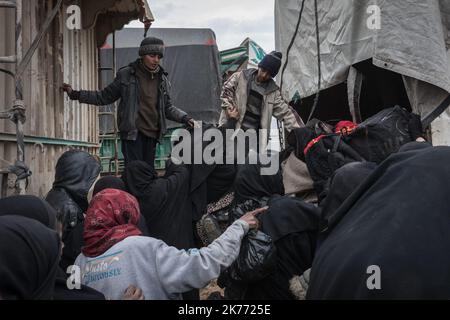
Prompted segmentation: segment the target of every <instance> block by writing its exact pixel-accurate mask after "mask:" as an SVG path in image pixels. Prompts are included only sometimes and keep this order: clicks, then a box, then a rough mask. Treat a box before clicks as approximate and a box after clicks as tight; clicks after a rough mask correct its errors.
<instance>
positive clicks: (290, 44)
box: [280, 0, 305, 92]
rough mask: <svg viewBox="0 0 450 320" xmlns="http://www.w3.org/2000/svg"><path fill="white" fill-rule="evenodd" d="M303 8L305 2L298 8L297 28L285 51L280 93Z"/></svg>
mask: <svg viewBox="0 0 450 320" xmlns="http://www.w3.org/2000/svg"><path fill="white" fill-rule="evenodd" d="M304 6H305V0H303V1H302V6H301V7H300V13H299V14H298V20H297V26H296V27H295V31H294V34H293V35H292V39H291V42H290V43H289V46H288V48H287V51H286V61H285V62H284V65H283V70H282V71H281V82H280V91H281V92H282V89H283V77H284V72H285V71H286V67H287V65H288V62H289V52H290V51H291V49H292V46H293V45H294V42H295V38H296V37H297V33H298V29H299V27H300V22H301V21H302V14H303V8H304Z"/></svg>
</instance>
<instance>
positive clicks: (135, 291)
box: [122, 285, 145, 300]
mask: <svg viewBox="0 0 450 320" xmlns="http://www.w3.org/2000/svg"><path fill="white" fill-rule="evenodd" d="M144 299H145V297H144V295H143V293H142V290H141V289H139V288H138V287H135V286H133V285H131V286H129V287H128V288H127V290H125V292H124V294H123V296H122V300H144Z"/></svg>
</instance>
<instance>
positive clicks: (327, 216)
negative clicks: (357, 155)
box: [320, 162, 377, 229]
mask: <svg viewBox="0 0 450 320" xmlns="http://www.w3.org/2000/svg"><path fill="white" fill-rule="evenodd" d="M376 167H377V164H376V163H374V162H351V163H348V164H346V165H344V166H343V167H341V168H339V169H338V170H336V172H335V173H334V174H333V176H332V178H331V182H330V188H329V193H328V195H327V196H326V198H325V199H324V200H323V201H322V203H321V205H320V206H321V207H322V213H321V225H322V226H321V229H324V228H333V226H334V225H335V224H336V223H337V221H339V219H340V218H341V217H340V216H339V215H335V213H336V212H337V211H338V209H339V207H340V206H341V205H342V204H343V203H344V201H345V200H346V199H347V198H348V197H350V195H351V194H352V192H353V191H355V190H356V189H357V188H358V186H359V185H360V184H361V183H362V182H363V181H364V180H365V179H366V178H367V177H368V176H369V175H370V174H371V173H372V172H373V171H374V170H375V169H376Z"/></svg>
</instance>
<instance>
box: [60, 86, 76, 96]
mask: <svg viewBox="0 0 450 320" xmlns="http://www.w3.org/2000/svg"><path fill="white" fill-rule="evenodd" d="M61 90H62V91H64V92H67V94H68V95H69V96H70V95H71V93H72V91H73V89H72V86H71V85H70V84H67V83H63V84H62V86H61Z"/></svg>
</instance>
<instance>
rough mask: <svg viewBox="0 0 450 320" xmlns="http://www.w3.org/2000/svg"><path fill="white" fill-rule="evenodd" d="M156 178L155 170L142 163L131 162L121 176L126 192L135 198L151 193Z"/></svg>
mask: <svg viewBox="0 0 450 320" xmlns="http://www.w3.org/2000/svg"><path fill="white" fill-rule="evenodd" d="M157 177H158V174H157V173H156V171H155V169H154V168H153V167H152V166H150V165H149V164H148V163H146V162H144V161H132V162H130V163H129V164H128V165H127V166H126V167H125V170H124V172H123V175H122V180H123V181H124V182H125V185H126V188H127V190H128V192H130V193H131V194H132V195H134V196H135V197H138V198H139V197H142V196H145V195H147V194H150V193H151V190H152V186H153V181H154V180H155V179H156V178H157Z"/></svg>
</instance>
